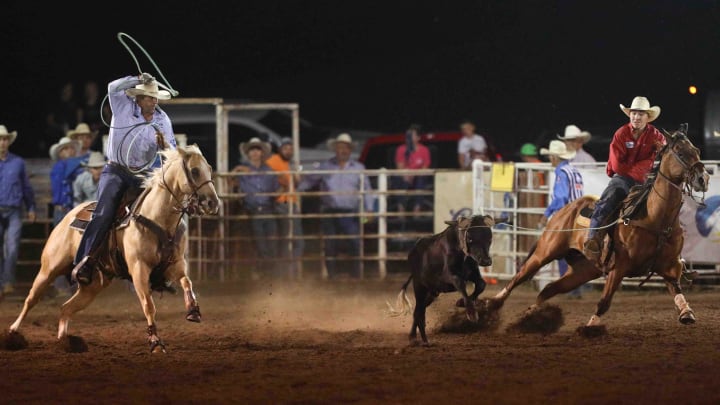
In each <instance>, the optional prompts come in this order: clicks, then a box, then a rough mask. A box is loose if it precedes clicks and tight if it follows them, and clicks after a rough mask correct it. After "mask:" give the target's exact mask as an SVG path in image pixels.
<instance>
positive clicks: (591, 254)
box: [583, 232, 603, 260]
mask: <svg viewBox="0 0 720 405" xmlns="http://www.w3.org/2000/svg"><path fill="white" fill-rule="evenodd" d="M602 248H603V235H601V232H597V233H595V234H594V235H592V236H590V235H588V239H587V240H586V241H585V243H584V244H583V254H584V255H585V257H587V258H588V259H589V260H598V259H599V258H600V253H602Z"/></svg>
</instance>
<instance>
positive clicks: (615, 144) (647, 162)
mask: <svg viewBox="0 0 720 405" xmlns="http://www.w3.org/2000/svg"><path fill="white" fill-rule="evenodd" d="M620 110H621V111H622V112H623V113H625V115H627V116H628V117H629V118H630V122H629V123H627V124H625V125H623V126H621V127H620V128H618V130H617V131H615V135H614V136H613V139H612V141H611V142H610V155H609V157H608V163H607V166H606V168H605V171H606V172H607V175H608V176H610V183H609V184H608V186H607V188H605V190H604V191H603V193H602V195H601V196H600V199H599V200H598V201H597V202H596V203H595V211H594V212H593V214H592V217H591V218H590V228H589V230H588V238H587V241H585V245H584V246H583V253H584V254H585V256H586V257H587V258H588V259H591V260H594V259H597V258H599V257H600V253H601V252H602V246H603V239H604V237H605V229H599V228H600V227H603V226H605V223H606V220H607V219H609V218H608V216H609V215H611V214H613V213H614V212H616V210H617V209H618V208H619V207H620V204H621V203H622V201H623V200H624V199H625V197H626V196H627V195H628V193H629V192H630V188H631V187H632V186H634V185H636V184H640V183H643V182H645V178H646V176H647V174H648V173H649V172H650V169H652V166H653V162H654V161H655V155H656V154H657V152H658V150H659V148H660V147H662V145H664V144H665V137H664V136H663V134H662V133H661V132H660V131H658V129H657V128H655V127H654V126H652V125H651V124H650V123H651V122H653V121H655V120H656V119H657V117H658V116H659V115H660V107H658V106H652V107H651V106H650V101H648V99H647V98H645V97H640V96H638V97H635V98H634V99H633V101H632V104H631V105H630V107H625V106H624V105H622V104H620Z"/></svg>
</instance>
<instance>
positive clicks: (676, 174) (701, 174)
mask: <svg viewBox="0 0 720 405" xmlns="http://www.w3.org/2000/svg"><path fill="white" fill-rule="evenodd" d="M663 132H664V135H665V140H666V144H665V145H664V146H663V145H658V147H659V148H660V147H661V148H662V149H660V150H659V152H658V154H657V159H659V160H660V163H659V167H658V169H657V174H656V178H655V180H654V182H652V183H648V185H647V187H648V188H646V190H648V193H647V200H646V204H645V206H640V207H641V208H639V209H637V210H636V211H635V214H633V215H632V216H631V217H630V218H623V217H622V216H621V217H620V219H618V220H617V221H614V223H613V225H614V226H613V227H612V229H609V230H608V234H609V235H608V236H610V238H609V241H607V243H606V244H605V246H606V252H605V254H604V255H603V256H604V257H603V258H601V261H591V260H588V259H587V258H586V257H585V256H584V255H583V254H582V253H581V252H582V246H583V243H584V241H585V240H586V238H587V235H586V234H587V230H586V228H583V227H580V226H578V225H576V222H577V220H578V217H579V216H580V213H581V211H583V210H586V211H588V209H590V210H591V209H592V208H593V207H594V204H595V201H596V197H591V196H585V197H583V198H579V199H577V200H575V201H573V202H571V203H569V204H568V205H566V206H565V207H563V208H562V209H561V210H560V211H558V212H557V213H556V214H555V215H553V216H552V218H551V219H550V221H549V222H548V224H547V227H546V228H545V231H544V232H543V234H542V235H541V236H540V238H539V239H538V241H537V242H536V244H535V245H534V246H533V247H532V248H531V249H530V253H529V254H528V256H527V258H526V259H525V261H524V263H523V265H522V267H521V268H520V271H519V272H518V273H517V274H516V275H515V276H514V277H513V279H512V280H510V282H508V284H507V285H506V286H505V287H504V288H503V289H502V290H501V291H500V292H499V293H498V294H497V295H496V296H495V297H493V298H491V299H489V302H488V304H489V306H490V307H494V308H499V307H500V306H502V304H503V303H504V301H505V300H506V299H507V298H508V296H509V295H510V292H511V291H512V290H513V289H514V288H515V287H517V286H518V285H520V284H522V283H524V282H525V281H527V280H529V279H531V278H532V277H533V276H534V275H535V274H536V273H537V272H538V270H539V269H540V268H541V267H543V266H545V265H546V264H548V263H550V262H552V261H553V260H557V259H563V258H564V259H566V260H567V262H568V264H569V265H570V266H571V269H570V270H569V271H568V272H567V273H565V275H564V276H563V277H561V278H560V279H558V280H556V281H554V282H552V283H550V284H548V285H547V286H546V287H545V288H543V290H542V291H540V293H539V294H538V296H537V299H536V301H535V305H533V306H532V307H531V308H530V310H529V312H528V313H529V314H530V313H532V312H533V311H534V310H536V309H538V308H539V306H540V305H541V304H542V303H544V302H545V301H547V300H549V299H550V298H552V297H553V296H555V295H557V294H561V293H566V292H568V291H571V290H573V289H575V288H576V287H579V286H581V285H583V284H584V283H586V282H588V281H590V280H594V279H596V278H598V277H601V276H602V275H603V274H604V273H607V279H606V281H605V287H604V289H603V292H602V296H601V298H600V301H599V302H598V304H597V310H596V312H595V314H594V315H593V316H592V317H591V318H590V320H589V321H588V323H587V325H586V327H592V326H600V317H601V316H602V315H603V314H605V313H606V312H607V311H608V309H609V308H610V303H611V301H612V298H613V294H615V291H617V289H618V287H619V286H620V283H621V282H622V280H623V279H624V278H625V277H640V276H647V277H649V276H650V275H651V274H653V273H655V274H657V275H659V276H661V277H662V278H663V280H664V281H665V283H666V285H667V288H668V290H669V291H670V293H671V294H673V295H674V297H675V305H676V306H677V308H678V310H679V314H680V315H679V320H680V322H682V323H683V324H689V323H693V322H695V315H694V314H693V311H692V309H691V308H690V306H689V304H688V303H687V301H686V300H685V296H684V295H683V293H682V289H681V287H680V278H681V276H682V274H683V270H684V266H683V264H682V262H681V260H680V255H681V251H682V247H683V230H682V228H681V227H680V222H679V214H680V207H681V205H682V204H683V194H688V195H690V196H692V191H696V192H703V193H704V192H706V191H707V189H708V181H709V175H708V173H707V171H706V170H705V166H704V165H703V163H702V162H701V161H700V151H699V150H698V148H696V147H695V146H694V145H693V144H692V143H691V142H690V140H688V138H687V124H683V125H682V126H681V127H680V129H679V130H677V131H675V132H673V133H672V134H670V133H668V132H666V131H663ZM691 189H692V191H691ZM632 195H633V193H631V195H630V196H628V198H626V200H625V203H624V205H627V203H628V202H630V199H631V197H632ZM590 212H591V211H590Z"/></svg>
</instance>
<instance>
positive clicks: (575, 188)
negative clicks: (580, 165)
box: [545, 160, 584, 218]
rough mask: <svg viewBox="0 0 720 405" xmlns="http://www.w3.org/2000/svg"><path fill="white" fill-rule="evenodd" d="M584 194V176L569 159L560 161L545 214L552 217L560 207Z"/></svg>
mask: <svg viewBox="0 0 720 405" xmlns="http://www.w3.org/2000/svg"><path fill="white" fill-rule="evenodd" d="M583 194H584V186H583V178H582V175H581V174H580V172H579V171H578V170H577V168H575V166H573V165H571V164H570V162H568V161H567V160H564V161H562V162H560V164H559V165H557V167H556V168H555V185H554V186H553V193H552V199H551V200H550V205H548V207H547V208H546V209H545V216H546V217H548V218H550V216H551V215H552V214H554V213H556V212H557V211H558V210H560V208H562V207H564V206H565V205H567V204H568V203H569V202H571V201H575V200H577V199H578V198H580V197H582V196H583Z"/></svg>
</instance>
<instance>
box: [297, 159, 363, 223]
mask: <svg viewBox="0 0 720 405" xmlns="http://www.w3.org/2000/svg"><path fill="white" fill-rule="evenodd" d="M318 170H343V171H357V170H365V165H363V164H362V163H360V162H358V161H356V160H350V161H348V162H347V163H346V164H345V167H343V168H341V167H340V165H338V162H337V159H336V158H331V159H328V160H326V161H324V162H322V163H320V166H319V167H318ZM316 186H319V187H320V191H330V192H337V193H338V194H330V195H324V196H322V197H321V200H322V205H323V207H325V208H330V209H341V210H350V211H355V212H357V211H359V209H360V199H359V197H358V194H357V192H358V191H366V192H367V191H371V190H372V185H371V184H370V179H369V178H368V176H364V175H362V174H361V173H328V174H324V173H317V174H309V175H307V176H305V177H304V178H303V180H302V181H301V182H300V184H299V185H298V187H297V190H298V191H307V190H309V189H311V188H314V187H316ZM353 193H354V194H353ZM364 197H365V198H364V202H365V211H369V212H372V211H373V204H374V202H375V196H374V195H372V194H369V193H368V194H365V196H364Z"/></svg>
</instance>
